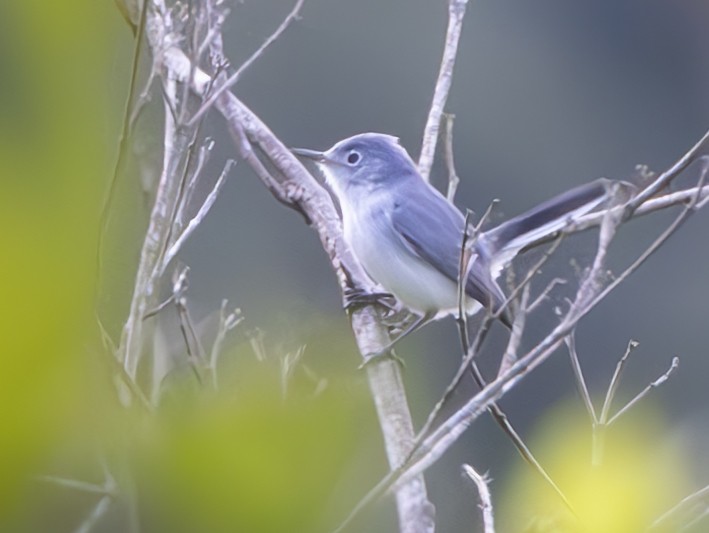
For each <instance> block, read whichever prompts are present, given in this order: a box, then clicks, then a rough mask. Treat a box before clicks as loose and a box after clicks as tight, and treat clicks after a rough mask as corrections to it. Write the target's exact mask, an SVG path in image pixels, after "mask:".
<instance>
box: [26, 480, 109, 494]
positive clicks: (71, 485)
mask: <svg viewBox="0 0 709 533" xmlns="http://www.w3.org/2000/svg"><path fill="white" fill-rule="evenodd" d="M37 479H38V480H39V481H44V482H46V483H51V484H53V485H58V486H60V487H63V488H65V489H72V490H78V491H80V492H88V493H90V494H99V495H101V496H115V495H116V493H115V488H109V487H107V486H106V485H105V484H104V485H97V484H95V483H89V482H87V481H79V480H78V479H70V478H64V477H59V476H38V477H37Z"/></svg>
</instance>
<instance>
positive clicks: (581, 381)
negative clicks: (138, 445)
mask: <svg viewBox="0 0 709 533" xmlns="http://www.w3.org/2000/svg"><path fill="white" fill-rule="evenodd" d="M564 342H565V343H566V348H567V350H568V352H569V359H570V360H571V368H572V369H573V371H574V377H575V380H574V381H576V387H577V388H578V390H579V394H580V395H581V399H582V400H583V403H584V405H585V406H586V411H587V412H588V416H589V417H590V418H591V423H592V424H593V426H594V427H595V426H596V425H597V424H598V417H597V416H596V409H595V408H594V407H593V400H591V393H590V392H588V386H587V385H586V379H585V378H584V377H583V371H582V370H581V362H580V361H579V356H578V353H577V352H576V334H575V331H574V330H571V333H569V335H567V336H566V338H565V339H564Z"/></svg>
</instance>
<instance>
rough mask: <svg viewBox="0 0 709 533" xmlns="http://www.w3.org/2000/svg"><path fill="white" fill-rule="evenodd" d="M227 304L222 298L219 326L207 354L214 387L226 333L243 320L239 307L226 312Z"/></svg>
mask: <svg viewBox="0 0 709 533" xmlns="http://www.w3.org/2000/svg"><path fill="white" fill-rule="evenodd" d="M227 305H228V302H227V300H226V299H224V300H222V307H221V309H220V310H219V326H218V328H217V335H216V337H215V338H214V342H213V343H212V350H211V351H210V354H209V370H210V373H211V375H212V385H213V386H214V388H215V389H218V388H219V382H218V379H217V364H218V362H219V356H220V355H221V353H222V347H223V345H224V339H225V338H226V334H227V333H228V332H229V331H231V330H232V329H234V328H235V327H236V326H238V325H239V324H240V323H241V321H242V320H244V317H242V316H241V310H239V309H235V310H234V311H232V312H231V313H227V312H226V306H227Z"/></svg>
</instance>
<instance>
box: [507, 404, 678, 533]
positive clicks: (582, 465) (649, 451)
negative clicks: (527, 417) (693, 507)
mask: <svg viewBox="0 0 709 533" xmlns="http://www.w3.org/2000/svg"><path fill="white" fill-rule="evenodd" d="M667 431H668V429H667V426H666V425H665V424H664V420H663V417H662V415H661V413H660V412H658V411H653V410H652V409H651V408H649V407H648V406H646V408H645V409H643V408H640V407H638V408H636V409H635V411H634V412H632V411H631V412H630V414H628V415H626V416H624V417H623V418H622V419H619V420H618V421H617V423H616V424H614V425H613V426H612V427H611V428H609V429H607V431H606V433H605V435H604V437H603V439H602V441H603V445H602V454H601V457H602V461H601V463H600V465H599V466H596V467H594V466H592V448H593V446H592V435H591V426H590V423H589V421H588V418H587V417H585V416H584V413H583V412H581V411H579V410H578V409H573V410H572V409H571V408H570V407H569V405H561V406H559V407H557V408H556V409H553V410H551V411H550V413H549V414H548V415H547V416H546V417H545V419H544V420H543V421H541V422H540V424H539V426H538V429H537V430H536V432H535V436H534V437H533V438H532V439H531V440H530V442H529V444H530V445H531V448H532V450H534V452H535V454H536V455H537V457H538V459H539V460H540V461H541V463H542V464H543V465H544V467H545V468H546V469H547V471H548V472H549V474H550V475H551V477H552V478H553V479H554V481H555V482H556V483H557V485H558V486H559V487H560V488H561V490H562V491H563V492H564V494H565V495H566V496H567V498H568V499H569V500H570V502H571V505H572V506H573V508H574V510H575V512H576V514H577V515H578V519H576V518H574V517H573V516H572V515H571V513H570V512H569V511H568V510H567V509H566V508H565V507H564V506H563V504H562V503H561V500H560V498H559V497H558V496H557V495H556V494H555V493H554V492H553V491H552V490H551V489H550V488H549V487H548V486H547V485H546V484H545V482H544V481H542V480H541V478H540V476H539V475H538V474H536V473H535V472H534V471H532V469H531V468H530V467H528V466H527V465H522V466H520V467H518V468H517V469H516V471H515V473H514V475H513V476H512V480H511V483H510V485H509V486H508V487H507V488H506V490H505V491H504V495H503V497H502V500H501V502H500V505H499V506H498V508H497V509H496V516H497V517H499V519H500V525H501V527H502V529H501V531H515V532H519V531H529V532H539V533H541V532H562V531H563V532H588V533H596V532H598V533H600V532H603V533H628V532H633V531H645V530H646V528H647V527H648V526H649V525H650V524H652V522H653V521H654V520H655V519H657V518H659V516H660V515H661V514H662V513H663V512H664V511H666V510H667V509H669V508H670V507H672V506H673V505H674V504H675V503H676V502H677V501H679V500H680V499H681V498H682V497H684V496H685V495H686V494H688V493H689V492H691V491H690V490H689V485H688V478H687V470H686V469H687V464H686V463H685V461H684V460H683V459H684V458H683V455H682V451H681V450H680V449H679V448H678V447H677V446H676V440H673V439H669V438H667V433H666V432H667ZM657 531H663V530H662V529H658V530H657Z"/></svg>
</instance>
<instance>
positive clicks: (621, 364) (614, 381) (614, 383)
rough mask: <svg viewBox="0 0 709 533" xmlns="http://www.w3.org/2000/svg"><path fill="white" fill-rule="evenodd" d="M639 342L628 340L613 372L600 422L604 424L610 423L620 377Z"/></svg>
mask: <svg viewBox="0 0 709 533" xmlns="http://www.w3.org/2000/svg"><path fill="white" fill-rule="evenodd" d="M639 344H640V343H639V342H638V341H635V340H632V339H631V340H630V341H628V346H627V347H626V348H625V353H624V354H623V356H622V357H621V358H620V360H619V361H618V364H617V365H615V372H613V377H612V378H611V382H610V384H609V385H608V391H607V392H606V399H605V400H604V401H603V408H602V409H601V418H600V422H601V423H603V424H607V423H608V416H609V413H610V408H611V404H612V403H613V398H614V397H615V393H616V391H617V390H618V385H620V377H621V376H622V375H623V370H625V365H626V364H627V362H628V358H629V357H630V354H631V352H632V351H633V350H635V348H637V347H638V346H639Z"/></svg>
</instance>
